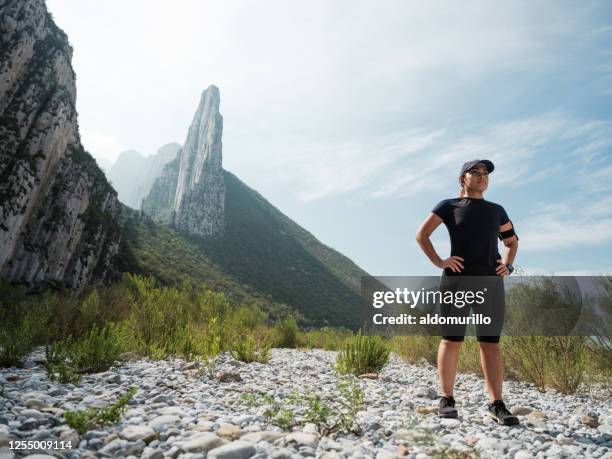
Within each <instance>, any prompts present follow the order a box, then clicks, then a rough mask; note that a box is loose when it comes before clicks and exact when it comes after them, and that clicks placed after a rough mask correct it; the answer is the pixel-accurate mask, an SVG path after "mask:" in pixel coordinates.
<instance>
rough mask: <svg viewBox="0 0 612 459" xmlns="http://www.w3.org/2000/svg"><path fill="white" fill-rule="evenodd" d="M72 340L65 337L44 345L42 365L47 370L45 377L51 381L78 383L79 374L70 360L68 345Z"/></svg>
mask: <svg viewBox="0 0 612 459" xmlns="http://www.w3.org/2000/svg"><path fill="white" fill-rule="evenodd" d="M71 346H72V341H71V340H70V339H66V340H63V341H58V342H56V343H53V344H50V345H47V346H45V360H44V361H43V366H44V367H45V369H46V370H47V377H48V378H49V380H51V381H59V382H60V383H62V384H78V383H79V382H80V380H81V376H80V375H79V374H78V373H77V372H76V371H75V369H74V365H73V363H72V362H71V361H70V357H69V355H70V347H71Z"/></svg>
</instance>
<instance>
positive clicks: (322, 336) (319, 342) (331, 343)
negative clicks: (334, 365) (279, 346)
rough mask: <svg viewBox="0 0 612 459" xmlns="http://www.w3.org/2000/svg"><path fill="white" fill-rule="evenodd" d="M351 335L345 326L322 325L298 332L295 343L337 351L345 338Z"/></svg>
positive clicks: (300, 345)
mask: <svg viewBox="0 0 612 459" xmlns="http://www.w3.org/2000/svg"><path fill="white" fill-rule="evenodd" d="M351 335H352V333H351V331H350V330H348V329H346V328H332V327H323V328H320V329H314V330H308V331H305V332H301V333H299V334H298V337H297V341H298V343H297V345H298V346H299V347H305V348H309V349H314V348H316V349H325V350H327V351H337V350H339V349H341V348H342V346H343V345H344V341H345V340H346V338H348V337H349V336H351Z"/></svg>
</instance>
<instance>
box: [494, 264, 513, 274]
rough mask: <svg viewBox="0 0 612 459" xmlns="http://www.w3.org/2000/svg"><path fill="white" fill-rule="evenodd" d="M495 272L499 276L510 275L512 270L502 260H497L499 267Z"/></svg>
mask: <svg viewBox="0 0 612 459" xmlns="http://www.w3.org/2000/svg"><path fill="white" fill-rule="evenodd" d="M495 272H496V273H497V275H498V276H509V275H510V270H509V269H508V268H507V267H506V264H505V263H504V262H503V261H502V260H497V268H496V269H495Z"/></svg>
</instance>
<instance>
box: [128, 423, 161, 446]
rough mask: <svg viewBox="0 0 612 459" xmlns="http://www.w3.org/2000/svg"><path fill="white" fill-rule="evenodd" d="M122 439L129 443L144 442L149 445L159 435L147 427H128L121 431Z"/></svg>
mask: <svg viewBox="0 0 612 459" xmlns="http://www.w3.org/2000/svg"><path fill="white" fill-rule="evenodd" d="M120 435H121V437H123V438H125V439H126V440H127V441H136V440H143V441H144V442H145V443H149V442H151V441H152V440H154V439H155V438H156V437H157V433H156V432H155V431H154V430H153V429H152V428H151V427H147V426H136V425H134V426H127V427H126V428H124V429H123V430H122V431H121V434H120Z"/></svg>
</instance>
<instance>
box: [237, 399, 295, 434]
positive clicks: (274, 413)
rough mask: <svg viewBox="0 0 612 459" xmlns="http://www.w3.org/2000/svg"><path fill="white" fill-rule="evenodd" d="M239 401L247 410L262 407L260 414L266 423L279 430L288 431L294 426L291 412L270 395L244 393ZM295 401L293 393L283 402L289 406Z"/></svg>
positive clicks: (293, 415) (293, 416)
mask: <svg viewBox="0 0 612 459" xmlns="http://www.w3.org/2000/svg"><path fill="white" fill-rule="evenodd" d="M240 400H241V401H242V402H243V403H244V404H245V405H247V406H248V407H249V408H257V407H262V408H263V410H262V413H261V414H262V415H263V416H264V417H265V418H266V421H267V422H269V423H270V424H273V425H275V426H278V427H280V428H281V429H284V430H288V429H289V428H290V427H292V426H293V425H295V424H296V422H295V414H294V412H293V410H292V409H290V408H288V407H287V406H283V405H282V404H281V402H280V401H279V400H278V399H275V398H274V397H272V396H271V395H270V394H256V393H254V392H246V393H243V394H241V395H240ZM296 400H297V398H296V394H295V393H294V394H292V395H290V396H289V397H288V398H287V399H286V400H285V403H287V404H289V403H292V402H295V401H296Z"/></svg>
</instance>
